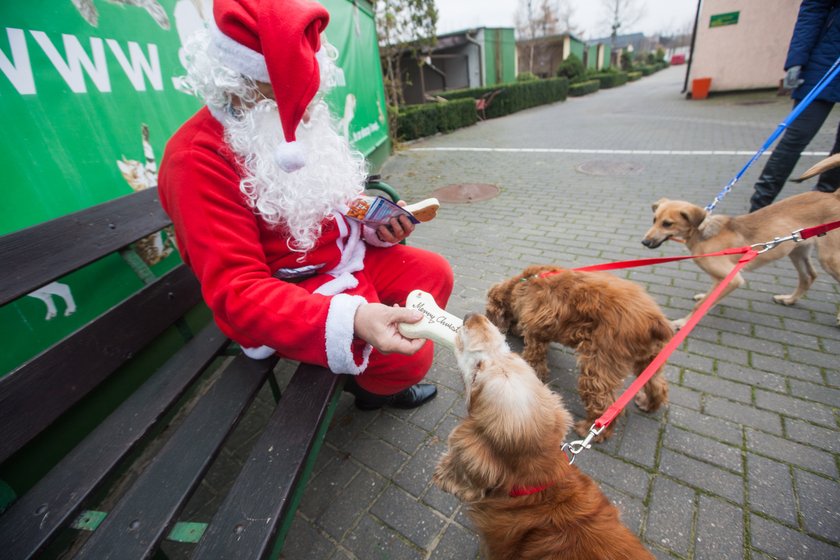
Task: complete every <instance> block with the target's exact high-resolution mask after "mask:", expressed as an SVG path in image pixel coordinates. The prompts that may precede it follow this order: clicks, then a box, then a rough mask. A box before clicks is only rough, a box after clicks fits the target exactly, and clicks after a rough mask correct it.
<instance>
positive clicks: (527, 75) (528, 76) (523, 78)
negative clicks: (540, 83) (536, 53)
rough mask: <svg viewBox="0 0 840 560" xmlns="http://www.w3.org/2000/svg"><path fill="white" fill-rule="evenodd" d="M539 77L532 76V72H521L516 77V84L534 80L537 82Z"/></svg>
mask: <svg viewBox="0 0 840 560" xmlns="http://www.w3.org/2000/svg"><path fill="white" fill-rule="evenodd" d="M539 79H540V77H539V76H537V75H536V74H534V73H533V72H521V73H520V74H519V75H518V76H517V77H516V81H517V82H533V81H534V80H539Z"/></svg>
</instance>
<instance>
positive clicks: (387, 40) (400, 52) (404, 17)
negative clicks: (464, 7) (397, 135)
mask: <svg viewBox="0 0 840 560" xmlns="http://www.w3.org/2000/svg"><path fill="white" fill-rule="evenodd" d="M373 5H374V9H375V10H376V30H377V34H378V36H379V46H380V54H381V57H382V60H383V74H384V81H385V96H386V98H387V99H386V101H387V103H388V107H389V108H392V109H397V108H399V107H401V106H402V105H404V103H405V101H404V98H403V91H402V86H403V75H402V60H403V57H404V56H405V54H406V53H411V55H412V56H411V58H413V59H414V60H416V61H417V64H418V65H421V66H422V64H423V57H421V56H419V54H420V53H421V52H422V51H423V50H424V49H428V48H429V47H431V46H433V45H434V44H435V42H436V41H437V39H436V27H437V20H438V11H437V6H436V5H435V0H374V2H373ZM421 75H422V68H421ZM394 113H396V111H394V110H392V111H388V114H389V120H390V116H392V115H393V114H394ZM390 124H391V125H395V123H393V122H392V123H390ZM391 130H392V131H394V130H396V127H395V126H391Z"/></svg>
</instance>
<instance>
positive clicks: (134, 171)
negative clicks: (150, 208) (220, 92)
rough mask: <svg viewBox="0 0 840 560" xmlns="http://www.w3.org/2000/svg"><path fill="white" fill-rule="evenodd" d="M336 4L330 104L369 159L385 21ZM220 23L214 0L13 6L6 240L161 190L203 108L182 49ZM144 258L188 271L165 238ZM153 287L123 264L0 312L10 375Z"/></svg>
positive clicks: (6, 41) (9, 9)
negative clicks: (188, 123)
mask: <svg viewBox="0 0 840 560" xmlns="http://www.w3.org/2000/svg"><path fill="white" fill-rule="evenodd" d="M138 4H139V5H138ZM323 4H324V5H325V7H327V9H328V10H329V11H330V13H331V22H330V25H329V28H328V29H327V37H328V39H329V41H330V42H331V43H333V44H334V45H335V46H336V47H337V48H338V49H339V52H340V57H339V60H338V65H339V67H340V68H341V69H342V71H343V79H342V80H340V83H339V87H337V88H336V89H335V90H334V91H333V92H331V94H330V96H329V98H328V101H329V103H330V105H331V106H332V108H333V111H334V112H335V114H336V115H337V117H339V118H340V119H341V121H340V127H341V130H342V132H343V133H344V134H345V135H346V136H347V137H348V138H349V139H350V140H351V142H353V144H354V145H355V146H356V147H357V149H359V150H360V151H361V152H362V153H364V154H365V155H367V154H369V153H370V152H372V151H373V150H374V149H376V148H377V147H378V146H379V145H381V144H382V143H383V142H385V141H387V136H388V131H387V123H386V119H385V114H384V110H385V98H384V90H383V85H382V74H381V71H380V67H379V51H378V46H377V39H376V29H375V23H374V18H373V14H372V12H371V10H370V7H369V5H368V4H367V3H366V2H353V1H352V0H326V1H324V2H323ZM209 17H212V10H211V2H210V1H209V0H145V1H144V2H142V3H138V2H130V1H128V0H109V1H108V2H98V1H97V2H94V0H65V1H62V2H57V1H55V0H52V1H46V0H32V1H28V2H3V3H2V5H0V21H2V22H3V25H2V27H0V100H2V105H0V127H2V130H4V131H5V134H4V135H3V136H2V137H0V154H2V155H0V164H2V167H3V170H4V174H3V175H4V184H3V187H4V188H3V191H2V195H0V202H2V204H0V235H2V234H5V233H9V232H12V231H17V230H19V229H22V228H25V227H28V226H31V225H34V224H38V223H41V222H43V221H46V220H50V219H53V218H56V217H59V216H62V215H65V214H68V213H70V212H74V211H77V210H80V209H83V208H87V207H89V206H92V205H95V204H98V203H101V202H104V201H106V200H110V199H113V198H116V197H119V196H123V195H126V194H129V193H131V192H133V191H136V190H141V189H146V188H155V187H156V186H157V165H158V163H159V162H160V158H161V156H162V154H163V149H164V146H165V145H166V141H167V140H168V139H169V137H170V136H171V135H172V133H173V132H175V130H177V128H178V127H179V126H180V125H181V124H182V123H183V122H184V121H185V120H186V119H187V118H189V117H190V116H191V115H192V114H193V113H194V112H195V111H196V110H198V109H199V108H200V107H201V103H200V101H199V100H198V99H197V98H195V97H193V96H191V95H189V94H187V93H184V92H183V91H181V90H179V87H178V80H177V78H178V77H179V76H182V75H183V74H184V68H183V65H182V64H181V56H182V53H181V50H182V49H181V47H182V44H183V43H184V42H185V41H186V38H187V37H188V36H189V35H190V34H191V33H192V32H193V31H194V30H196V29H198V28H200V27H201V26H203V25H205V22H206V20H207V18H209ZM135 249H136V251H137V253H138V254H139V256H140V257H142V258H143V260H144V261H145V262H146V264H148V265H150V266H151V268H152V270H153V271H154V272H155V273H156V274H161V273H163V272H165V271H166V270H168V269H170V268H172V267H173V266H175V265H176V264H177V263H178V262H179V261H178V256H177V251H175V248H174V244H173V241H172V239H171V237H170V236H169V235H168V234H167V232H166V231H164V232H162V233H159V234H157V235H154V236H150V237H149V238H147V239H145V240H142V241H141V242H138V244H137V245H136V247H135ZM141 285H142V281H141V279H140V278H138V276H137V275H136V274H135V273H134V271H133V270H132V269H131V268H130V267H129V266H128V265H127V264H126V262H125V261H124V260H123V259H122V258H120V257H119V256H118V255H112V256H110V257H107V258H105V259H103V260H102V261H100V262H98V263H96V264H95V265H93V266H91V267H88V268H85V269H83V270H80V271H78V272H75V273H73V274H72V275H69V276H67V277H66V278H62V279H61V280H60V281H59V282H53V283H52V284H50V285H48V286H45V287H44V288H43V289H42V290H38V291H36V292H33V293H32V294H30V295H29V296H25V297H23V298H21V299H20V300H18V301H16V302H13V303H11V304H9V305H6V306H3V307H0V337H2V340H3V341H4V344H3V346H4V350H5V351H4V352H2V353H0V376H2V375H4V374H5V373H7V372H8V371H10V370H11V369H13V368H14V367H16V366H17V365H19V364H20V363H22V362H23V361H25V360H26V359H28V358H30V357H32V356H33V355H35V354H36V353H37V352H38V351H40V350H41V349H43V348H45V347H47V346H48V345H50V344H52V343H54V342H55V341H57V340H59V339H60V338H61V337H63V336H65V335H66V334H67V333H69V332H72V331H73V330H74V329H76V328H78V327H79V326H81V325H82V324H84V323H85V322H86V321H88V320H89V319H90V318H92V317H95V316H96V315H98V314H99V313H101V312H102V311H104V310H105V309H107V308H109V307H110V306H112V305H113V304H114V303H115V302H117V301H120V300H121V299H123V298H124V297H126V296H127V295H129V294H130V293H132V292H133V291H136V290H137V289H138V288H139V287H140V286H141Z"/></svg>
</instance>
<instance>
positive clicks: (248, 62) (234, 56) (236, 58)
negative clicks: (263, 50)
mask: <svg viewBox="0 0 840 560" xmlns="http://www.w3.org/2000/svg"><path fill="white" fill-rule="evenodd" d="M209 27H210V37H211V42H210V47H211V49H212V53H213V54H214V55H215V56H217V57H218V58H219V61H221V62H222V64H224V65H225V66H228V67H230V68H232V69H234V70H236V71H237V72H240V73H241V74H243V75H245V76H248V77H249V78H251V79H253V80H257V81H260V82H271V80H270V79H269V77H268V66H266V64H265V57H264V56H263V55H262V54H260V53H258V52H257V51H255V50H252V49H251V48H249V47H246V46H245V45H243V44H242V43H237V42H236V41H234V40H233V39H231V38H230V37H228V36H227V35H225V34H224V33H222V32H221V30H219V28H218V27H217V26H216V22H215V21H213V18H210V22H209Z"/></svg>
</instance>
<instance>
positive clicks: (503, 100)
mask: <svg viewBox="0 0 840 560" xmlns="http://www.w3.org/2000/svg"><path fill="white" fill-rule="evenodd" d="M497 90H498V91H499V93H498V94H497V95H496V96H495V97H494V98H493V101H492V102H491V103H490V106H489V107H487V109H486V110H485V115H486V116H487V118H488V119H492V118H496V117H502V116H504V115H509V114H510V113H515V112H517V111H521V110H523V109H528V108H530V107H536V106H537V105H545V104H546V103H554V102H556V101H563V100H564V99H566V96H567V95H568V94H569V80H568V79H566V78H548V79H545V80H538V81H529V82H519V83H511V84H500V85H495V86H489V87H482V88H473V89H460V90H453V91H446V92H443V93H439V94H437V95H439V96H440V97H443V98H444V99H463V98H469V99H478V98H480V97H481V96H483V95H485V94H486V95H491V94H492V93H493V92H494V91H497Z"/></svg>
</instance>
